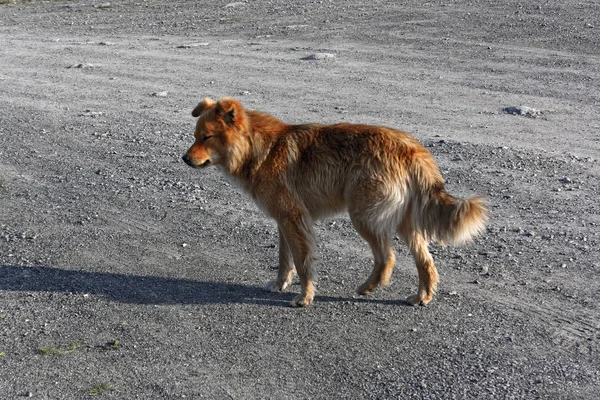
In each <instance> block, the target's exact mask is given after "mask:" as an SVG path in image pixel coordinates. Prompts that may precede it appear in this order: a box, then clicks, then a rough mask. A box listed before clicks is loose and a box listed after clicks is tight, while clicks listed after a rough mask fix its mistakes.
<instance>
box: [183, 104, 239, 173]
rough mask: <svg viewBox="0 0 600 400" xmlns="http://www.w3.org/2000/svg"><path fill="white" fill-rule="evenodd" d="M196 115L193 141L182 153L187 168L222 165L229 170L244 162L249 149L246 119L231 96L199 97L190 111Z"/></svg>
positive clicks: (231, 170)
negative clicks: (198, 101) (216, 99)
mask: <svg viewBox="0 0 600 400" xmlns="http://www.w3.org/2000/svg"><path fill="white" fill-rule="evenodd" d="M192 116H193V117H197V118H198V121H197V122H196V131H195V133H194V138H195V142H194V144H193V145H192V147H190V148H189V149H188V151H187V152H186V153H185V155H184V156H183V161H185V163H186V164H187V165H189V166H190V167H194V168H204V167H208V166H210V165H221V166H223V167H224V168H225V169H226V170H227V171H228V172H230V173H232V172H233V171H234V170H235V169H236V168H237V167H239V166H240V164H241V162H242V161H243V158H244V155H245V153H246V151H247V148H248V141H247V139H246V133H247V131H248V119H247V116H246V112H245V110H244V108H243V107H242V105H241V104H240V103H239V102H238V101H237V100H234V99H230V98H222V99H220V100H219V101H216V102H215V101H214V100H213V99H210V98H205V99H204V100H202V101H201V102H200V103H198V105H197V106H196V108H194V110H193V111H192Z"/></svg>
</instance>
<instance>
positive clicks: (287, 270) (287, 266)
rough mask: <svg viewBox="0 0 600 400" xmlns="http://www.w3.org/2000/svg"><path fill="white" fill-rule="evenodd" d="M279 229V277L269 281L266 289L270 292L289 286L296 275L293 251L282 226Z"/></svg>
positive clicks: (279, 290)
mask: <svg viewBox="0 0 600 400" xmlns="http://www.w3.org/2000/svg"><path fill="white" fill-rule="evenodd" d="M278 231H279V272H278V273H277V279H273V280H272V281H269V282H267V284H266V285H265V290H268V291H270V292H281V291H282V290H285V288H287V287H288V285H289V284H290V283H291V282H292V278H293V276H294V260H293V258H292V252H291V250H290V246H289V245H288V242H287V240H286V239H285V236H284V235H283V233H282V232H281V228H279V227H278Z"/></svg>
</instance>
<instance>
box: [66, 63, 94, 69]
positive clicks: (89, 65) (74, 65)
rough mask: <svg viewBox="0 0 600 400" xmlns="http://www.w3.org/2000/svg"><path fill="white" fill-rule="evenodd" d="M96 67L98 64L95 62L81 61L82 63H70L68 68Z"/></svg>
mask: <svg viewBox="0 0 600 400" xmlns="http://www.w3.org/2000/svg"><path fill="white" fill-rule="evenodd" d="M95 67H96V66H95V65H94V64H87V63H80V64H73V65H69V66H68V67H67V68H79V69H83V68H95Z"/></svg>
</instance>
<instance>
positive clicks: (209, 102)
mask: <svg viewBox="0 0 600 400" xmlns="http://www.w3.org/2000/svg"><path fill="white" fill-rule="evenodd" d="M215 104H217V103H215V101H214V100H213V99H211V98H210V97H205V98H204V100H202V101H201V102H200V103H198V105H197V106H196V108H194V110H193V111H192V117H195V118H197V117H199V116H200V114H202V113H203V112H204V110H207V109H209V108H211V107H214V105H215Z"/></svg>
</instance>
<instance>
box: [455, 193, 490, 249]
mask: <svg viewBox="0 0 600 400" xmlns="http://www.w3.org/2000/svg"><path fill="white" fill-rule="evenodd" d="M452 214H453V215H452V219H451V221H449V222H450V224H449V227H448V230H447V235H446V236H447V238H446V241H447V242H448V243H451V244H462V243H466V242H468V241H470V240H472V239H473V238H474V237H476V236H478V235H480V234H482V233H483V232H484V231H485V226H486V224H487V222H488V221H489V218H490V216H489V207H488V201H487V199H486V198H485V197H483V196H475V197H471V198H469V199H466V200H457V201H456V203H455V205H454V212H453V213H452Z"/></svg>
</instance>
